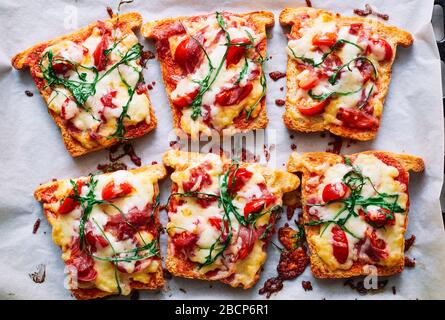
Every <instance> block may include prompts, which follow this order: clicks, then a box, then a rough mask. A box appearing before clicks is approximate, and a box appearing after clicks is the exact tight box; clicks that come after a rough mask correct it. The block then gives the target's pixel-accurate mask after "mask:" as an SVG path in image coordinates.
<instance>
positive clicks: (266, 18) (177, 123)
mask: <svg viewBox="0 0 445 320" xmlns="http://www.w3.org/2000/svg"><path fill="white" fill-rule="evenodd" d="M240 16H241V17H244V16H246V17H250V18H252V19H253V20H254V22H255V23H256V24H257V26H258V28H259V29H260V31H261V32H264V33H266V28H269V27H272V26H273V25H274V24H275V17H274V14H273V13H272V12H269V11H256V12H249V13H244V14H240ZM191 17H192V16H180V17H175V18H166V19H161V20H157V21H150V22H146V23H144V24H143V25H142V28H141V33H142V35H143V36H144V37H145V38H147V39H151V40H156V39H155V35H154V33H155V30H156V28H158V27H159V26H162V25H163V24H165V23H169V22H175V21H178V20H179V21H180V20H186V19H190V18H191ZM262 54H263V56H265V54H266V52H262ZM159 60H160V64H161V71H162V80H163V84H164V88H165V90H166V91H167V98H168V101H169V104H170V109H171V112H172V115H173V127H174V129H175V131H176V134H177V135H178V136H184V134H185V133H184V132H183V131H182V129H181V115H182V114H181V111H180V110H178V109H177V108H175V107H174V104H173V101H172V99H171V97H170V96H171V93H172V91H173V90H174V89H175V88H174V87H172V86H170V85H169V83H168V81H167V79H168V75H169V71H168V68H167V64H166V63H165V61H162V59H159ZM263 71H264V70H263ZM260 106H261V111H260V113H259V114H258V116H257V117H256V118H255V119H254V120H253V121H251V122H250V123H249V124H248V126H247V127H246V128H244V129H238V130H237V131H236V132H235V133H244V132H247V131H251V130H256V129H264V128H266V126H267V124H268V122H269V120H268V118H267V112H266V97H264V98H263V99H261V102H260ZM230 135H232V133H231V134H230ZM192 139H196V136H192Z"/></svg>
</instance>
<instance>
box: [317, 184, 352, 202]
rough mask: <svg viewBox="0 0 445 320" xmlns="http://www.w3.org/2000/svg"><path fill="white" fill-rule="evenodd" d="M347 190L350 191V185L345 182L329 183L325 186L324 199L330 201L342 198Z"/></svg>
mask: <svg viewBox="0 0 445 320" xmlns="http://www.w3.org/2000/svg"><path fill="white" fill-rule="evenodd" d="M346 192H348V187H347V186H346V185H345V184H344V183H343V182H336V183H329V184H327V185H326V186H325V187H324V188H323V194H322V197H323V201H324V202H329V201H334V200H339V199H342V198H343V197H344V196H345V195H346Z"/></svg>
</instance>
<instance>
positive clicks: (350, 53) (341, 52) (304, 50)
mask: <svg viewBox="0 0 445 320" xmlns="http://www.w3.org/2000/svg"><path fill="white" fill-rule="evenodd" d="M337 29H338V31H337ZM328 32H332V33H336V34H337V40H346V41H348V42H349V43H348V42H346V43H344V44H343V46H342V47H341V48H340V49H337V50H336V51H335V54H336V55H337V56H338V58H339V59H340V61H341V63H342V64H341V65H342V66H343V65H346V64H347V63H348V62H351V61H353V60H354V59H355V58H357V57H358V56H361V55H364V54H365V50H366V48H367V47H368V40H367V39H366V37H359V36H357V35H353V34H351V33H350V26H340V27H338V26H337V24H336V23H335V21H334V20H333V18H332V17H331V16H330V15H328V16H326V15H320V16H319V17H318V18H317V19H316V20H315V21H314V22H313V23H312V24H311V25H310V26H307V27H303V28H302V29H301V33H302V37H301V38H299V39H293V40H290V41H289V43H288V55H289V57H290V58H291V59H295V58H296V57H305V58H310V59H313V60H314V62H315V63H319V62H320V61H321V60H322V56H323V52H325V53H326V52H327V51H326V50H324V51H323V52H322V51H321V50H319V48H318V47H316V46H313V45H312V39H313V38H314V36H315V35H317V34H325V33H328ZM351 43H352V44H351ZM353 44H355V45H353ZM294 55H295V56H296V57H295V56H294ZM369 58H370V59H371V61H372V62H373V64H374V65H377V64H376V61H374V60H375V59H374V58H373V56H372V55H371V56H370V57H369ZM297 60H298V59H297ZM320 67H321V68H323V65H321V66H320ZM325 71H326V73H327V75H328V76H330V75H332V74H333V71H330V70H325ZM297 72H298V71H297ZM308 73H309V70H307V69H305V70H303V71H302V72H300V73H299V74H298V75H297V80H300V79H302V78H304V77H305V76H306V75H307V74H308ZM363 80H364V78H363V76H362V74H361V72H360V70H359V69H358V68H357V67H356V66H355V63H354V62H352V63H351V64H349V65H348V67H344V68H343V69H342V71H341V72H340V76H339V77H338V78H337V82H336V84H335V85H332V84H331V83H329V81H328V79H322V80H321V81H320V82H319V83H318V84H317V85H316V86H315V87H314V88H312V92H313V93H314V94H315V95H323V94H329V93H332V92H341V93H348V94H346V95H335V96H334V99H332V100H331V101H330V102H329V104H328V105H327V107H326V108H325V111H324V113H323V117H324V121H325V122H327V123H335V124H338V125H341V121H339V120H338V119H337V117H336V115H337V112H338V110H339V108H340V107H342V108H352V107H355V106H357V105H358V104H359V103H360V101H362V90H361V89H364V90H365V93H366V94H368V93H369V92H370V90H371V88H372V87H373V86H374V85H373V83H372V81H368V82H367V83H366V84H365V86H364V87H363ZM374 89H375V88H374ZM290 99H291V101H292V102H293V103H295V104H298V101H300V100H301V101H305V100H309V101H311V98H310V97H309V95H308V91H307V90H304V89H300V88H298V89H297V91H296V93H295V94H294V96H290ZM291 113H294V114H295V116H296V117H299V116H300V114H299V113H298V112H297V111H295V110H294V111H292V112H291ZM380 113H381V106H380V105H378V104H377V105H376V106H375V109H374V115H375V116H379V115H380Z"/></svg>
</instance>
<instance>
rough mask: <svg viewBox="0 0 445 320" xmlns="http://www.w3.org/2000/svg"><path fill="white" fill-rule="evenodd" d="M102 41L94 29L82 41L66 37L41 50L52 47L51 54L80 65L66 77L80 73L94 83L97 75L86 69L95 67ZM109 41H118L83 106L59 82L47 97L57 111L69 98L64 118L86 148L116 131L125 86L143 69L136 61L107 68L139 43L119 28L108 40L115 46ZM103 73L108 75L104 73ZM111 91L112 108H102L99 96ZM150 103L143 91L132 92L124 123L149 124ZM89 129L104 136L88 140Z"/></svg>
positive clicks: (132, 84)
mask: <svg viewBox="0 0 445 320" xmlns="http://www.w3.org/2000/svg"><path fill="white" fill-rule="evenodd" d="M114 39H116V40H114ZM101 40H102V36H101V34H100V30H99V29H98V28H94V29H93V31H92V33H91V35H90V36H89V37H88V38H86V39H85V40H84V41H83V42H82V44H76V43H74V42H72V41H69V40H65V41H61V42H60V43H58V44H55V45H53V46H50V47H48V48H47V49H46V50H45V51H44V53H46V52H48V51H50V50H51V51H52V53H53V56H61V57H62V58H64V59H66V60H69V61H72V62H74V63H76V64H79V65H80V66H79V67H78V72H76V71H75V70H68V71H67V73H66V75H65V77H67V78H68V79H70V80H75V81H81V79H80V78H79V75H82V76H83V77H85V79H86V81H88V82H93V81H94V80H95V78H96V74H95V73H94V71H93V70H91V69H88V68H91V67H94V58H93V53H94V51H95V50H96V48H97V46H98V45H99V43H100V42H101ZM112 41H117V42H118V43H117V45H116V47H114V49H113V50H112V51H111V52H110V53H109V54H108V56H107V57H108V60H109V61H108V66H107V69H106V70H103V71H100V72H99V77H102V76H103V78H102V79H101V80H100V81H99V82H97V84H96V86H95V94H94V95H91V96H90V97H88V99H87V101H86V103H85V105H84V106H83V108H79V107H78V106H77V104H76V103H75V102H74V97H73V96H72V94H71V92H70V91H69V90H67V89H66V88H64V87H63V86H62V85H57V86H55V87H54V88H53V91H52V93H51V95H50V97H49V99H48V107H49V108H50V109H51V110H53V111H54V112H56V113H57V114H62V105H63V104H64V102H65V99H66V98H69V99H70V102H69V104H68V108H65V109H66V110H64V112H65V114H64V118H65V119H66V120H71V122H72V123H73V125H74V126H75V127H76V128H77V129H79V130H80V131H81V133H73V136H74V137H75V138H76V139H77V140H78V141H79V142H80V143H81V144H82V145H83V146H84V147H86V148H90V147H93V146H94V145H95V143H106V141H108V140H107V137H109V136H110V135H112V134H113V133H114V132H115V131H116V126H117V119H118V118H119V117H120V115H121V113H122V112H123V107H124V106H125V105H127V103H128V101H129V99H130V95H129V93H128V87H127V85H128V86H129V87H130V88H132V89H134V88H135V86H136V84H137V83H138V82H139V79H140V73H141V71H142V67H141V65H140V64H139V62H138V61H137V60H131V61H129V62H128V63H127V64H121V65H119V66H118V67H117V68H114V70H112V71H109V69H110V68H112V66H113V65H114V64H116V63H118V62H119V61H120V60H121V59H122V57H123V56H124V54H125V52H127V51H128V50H129V49H130V48H131V47H132V46H133V45H135V44H136V43H137V42H138V39H137V37H136V36H135V35H134V34H132V33H130V34H127V35H122V34H121V31H120V30H114V32H113V37H112V38H110V40H109V42H111V43H109V47H112V46H114V43H113V42H112ZM44 62H45V61H44ZM82 66H84V67H85V68H84V67H82ZM105 73H107V74H106V75H105ZM113 91H114V92H115V93H114V94H115V95H116V96H115V97H113V98H112V99H111V103H112V107H105V105H104V103H103V102H102V101H101V98H103V97H104V96H105V95H107V94H109V93H110V92H113ZM149 105H150V102H149V99H148V97H147V96H146V95H145V93H144V94H140V95H139V94H137V93H135V94H134V95H133V97H132V100H131V101H130V103H129V104H128V110H127V114H128V116H129V117H126V118H125V119H124V125H125V126H131V125H135V124H138V123H140V122H142V121H145V122H147V123H149V122H150V109H149ZM89 131H91V132H94V133H95V134H96V135H97V136H99V137H100V136H102V137H104V138H103V139H100V140H97V141H96V140H95V141H91V137H90V135H89V134H88V132H89Z"/></svg>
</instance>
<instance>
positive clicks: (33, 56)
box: [11, 12, 157, 157]
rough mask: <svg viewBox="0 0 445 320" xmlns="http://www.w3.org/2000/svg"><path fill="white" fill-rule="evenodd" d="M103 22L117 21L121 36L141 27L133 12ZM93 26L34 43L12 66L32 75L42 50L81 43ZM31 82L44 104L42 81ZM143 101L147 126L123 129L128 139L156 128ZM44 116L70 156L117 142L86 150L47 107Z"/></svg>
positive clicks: (46, 94)
mask: <svg viewBox="0 0 445 320" xmlns="http://www.w3.org/2000/svg"><path fill="white" fill-rule="evenodd" d="M118 19H119V20H118ZM105 21H108V22H112V23H116V22H117V21H118V26H119V28H121V30H122V32H123V33H129V32H132V30H135V29H138V28H140V27H141V25H142V17H141V15H140V14H139V13H137V12H130V13H125V14H121V15H119V18H118V16H117V15H114V16H113V18H111V19H108V20H105ZM96 26H98V22H94V23H92V24H90V25H88V26H87V27H85V28H82V29H79V30H77V31H75V32H73V33H70V34H68V35H64V36H60V37H58V38H55V39H52V40H48V41H45V42H42V43H39V44H36V45H34V46H32V47H31V48H28V49H26V50H25V51H23V52H21V53H19V54H17V55H15V56H14V57H13V58H12V60H11V63H12V66H13V67H14V68H15V69H17V70H23V69H26V68H29V69H31V73H32V74H33V72H35V71H33V69H38V70H40V68H39V66H38V63H39V61H40V59H39V57H40V54H41V53H42V51H43V50H44V49H45V48H47V47H49V46H52V45H54V44H56V43H58V42H60V41H64V40H71V41H73V42H75V41H82V40H84V39H85V38H86V37H88V36H89V35H90V34H91V32H92V30H93V29H94V28H95V27H96ZM38 70H36V71H38ZM33 78H34V75H33ZM34 80H35V81H36V85H37V87H38V89H39V92H40V94H41V96H42V97H43V99H44V100H45V102H48V101H49V97H50V95H51V92H52V91H51V89H50V88H45V86H44V85H42V84H43V79H42V80H39V81H42V82H41V83H38V82H37V80H36V79H35V78H34ZM147 98H148V101H149V110H150V123H147V124H144V123H141V124H138V125H136V126H135V127H133V128H130V129H129V130H127V133H126V135H125V136H126V138H130V139H132V138H137V137H141V136H143V135H145V134H147V133H149V132H150V131H152V130H153V129H155V128H156V125H157V119H156V116H155V114H154V110H153V106H152V104H151V101H150V97H149V96H148V94H147ZM48 113H49V114H50V115H51V117H52V118H53V119H54V122H55V123H56V125H57V126H58V127H59V129H60V131H61V133H62V138H63V142H64V144H65V146H66V148H67V150H68V151H69V153H70V154H71V155H72V156H73V157H78V156H82V155H84V154H87V153H90V152H94V151H97V150H102V149H105V148H108V147H110V146H112V145H114V144H117V143H119V140H118V139H109V140H108V141H107V142H106V143H104V144H102V145H98V146H97V147H94V148H86V147H84V146H83V145H82V144H80V143H79V142H78V141H77V140H76V139H75V138H73V137H72V136H71V135H70V133H69V131H68V128H67V127H66V125H65V124H64V121H63V119H62V117H61V116H60V115H58V114H57V113H56V112H54V111H52V110H50V109H49V108H48Z"/></svg>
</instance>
